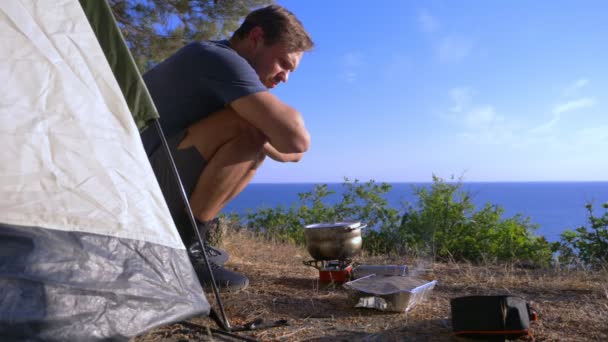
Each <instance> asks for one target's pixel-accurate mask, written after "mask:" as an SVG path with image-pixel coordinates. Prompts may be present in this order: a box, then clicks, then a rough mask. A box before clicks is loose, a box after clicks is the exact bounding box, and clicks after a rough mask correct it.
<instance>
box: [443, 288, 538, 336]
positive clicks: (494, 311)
mask: <svg viewBox="0 0 608 342" xmlns="http://www.w3.org/2000/svg"><path fill="white" fill-rule="evenodd" d="M450 304H451V309H452V328H453V330H454V333H456V334H457V335H459V336H465V337H478V338H483V339H489V338H495V339H500V338H503V339H504V338H509V339H511V338H517V337H521V336H526V335H529V334H530V320H536V313H535V312H534V311H533V310H531V309H530V306H529V305H528V304H527V303H526V301H525V300H524V299H523V298H521V297H517V296H468V297H458V298H454V299H452V300H451V301H450Z"/></svg>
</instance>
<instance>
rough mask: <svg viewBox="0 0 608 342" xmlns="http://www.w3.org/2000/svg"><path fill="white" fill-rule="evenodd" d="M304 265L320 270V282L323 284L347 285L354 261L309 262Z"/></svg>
mask: <svg viewBox="0 0 608 342" xmlns="http://www.w3.org/2000/svg"><path fill="white" fill-rule="evenodd" d="M304 265H306V266H310V267H314V268H316V269H318V270H319V281H320V282H322V283H339V284H341V283H345V282H347V281H349V280H350V278H351V273H352V270H353V261H352V260H351V259H347V260H309V261H304Z"/></svg>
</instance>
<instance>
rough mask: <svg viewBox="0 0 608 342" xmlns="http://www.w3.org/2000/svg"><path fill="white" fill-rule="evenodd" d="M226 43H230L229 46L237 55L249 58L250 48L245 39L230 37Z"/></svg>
mask: <svg viewBox="0 0 608 342" xmlns="http://www.w3.org/2000/svg"><path fill="white" fill-rule="evenodd" d="M228 43H229V44H230V47H231V48H232V49H233V50H234V51H236V53H238V54H239V56H241V57H243V58H245V59H246V60H249V55H250V52H249V50H250V49H249V47H248V45H247V41H245V40H244V39H238V38H235V37H232V38H230V39H229V40H228Z"/></svg>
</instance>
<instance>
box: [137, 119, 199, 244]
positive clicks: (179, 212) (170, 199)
mask: <svg viewBox="0 0 608 342" xmlns="http://www.w3.org/2000/svg"><path fill="white" fill-rule="evenodd" d="M185 136H186V130H184V131H182V132H180V133H177V134H175V135H174V136H172V137H169V138H168V139H167V143H168V145H169V151H171V155H172V156H173V161H174V162H175V165H176V166H177V170H178V173H179V176H180V179H181V181H182V184H183V186H184V190H185V191H186V194H187V195H188V198H190V195H191V194H192V192H193V191H194V187H195V186H196V183H197V182H198V178H199V176H200V175H201V173H202V172H203V170H204V169H205V166H206V165H207V161H206V160H205V158H203V156H202V155H201V154H200V153H199V152H198V150H197V149H196V148H195V147H194V146H191V147H187V148H185V149H181V150H178V149H177V146H178V145H179V143H180V142H181V141H182V139H183V138H184V137H185ZM148 158H149V159H150V164H151V165H152V169H153V170H154V174H155V175H156V180H157V181H158V184H159V185H160V189H161V190H162V192H163V196H164V197H165V201H166V202H167V205H168V206H169V211H170V212H171V216H172V217H173V221H174V222H175V223H176V224H178V222H182V221H183V219H184V216H185V211H184V208H185V207H184V201H183V200H182V196H181V194H180V189H179V186H178V183H177V182H176V180H175V177H174V176H173V171H172V170H171V163H170V162H169V159H168V158H167V155H166V153H165V149H164V147H163V146H162V145H160V146H159V147H158V148H157V149H156V150H155V151H154V152H152V153H151V154H150V156H149V157H148ZM180 233H181V232H180Z"/></svg>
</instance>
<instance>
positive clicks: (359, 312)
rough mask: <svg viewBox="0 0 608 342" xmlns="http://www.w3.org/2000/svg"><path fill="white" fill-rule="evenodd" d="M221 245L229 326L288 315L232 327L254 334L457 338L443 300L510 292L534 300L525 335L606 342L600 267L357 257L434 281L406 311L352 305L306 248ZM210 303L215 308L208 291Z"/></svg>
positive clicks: (607, 294)
mask: <svg viewBox="0 0 608 342" xmlns="http://www.w3.org/2000/svg"><path fill="white" fill-rule="evenodd" d="M224 248H225V249H226V250H228V251H229V252H230V254H231V257H230V260H229V263H228V264H227V265H226V266H227V267H229V268H231V269H233V270H236V271H238V272H242V273H244V274H246V275H247V277H249V279H250V286H249V288H248V289H246V290H245V291H242V292H239V293H222V301H223V303H224V307H225V309H226V313H227V315H228V318H229V320H230V323H231V324H232V326H239V325H243V324H245V323H248V322H251V321H253V320H255V319H257V318H262V319H263V320H264V322H274V321H277V320H282V319H285V320H288V322H289V326H284V327H278V328H270V329H266V330H257V331H250V332H239V333H238V334H239V335H240V336H244V337H248V338H253V339H256V340H261V341H404V340H405V341H464V340H465V339H462V338H456V337H455V336H454V334H453V333H452V330H451V329H452V327H451V318H450V299H451V298H454V297H459V296H465V295H490V294H512V295H519V296H522V297H524V298H525V299H526V300H527V301H529V302H530V303H531V304H532V306H533V307H534V308H536V309H537V311H538V313H539V316H540V319H539V321H537V322H534V323H532V329H531V330H532V335H531V336H529V337H526V338H524V340H528V341H608V272H607V271H601V272H584V271H567V272H566V271H563V270H539V269H525V268H517V267H513V266H495V265H490V266H473V265H470V264H463V263H434V264H424V263H423V262H420V261H415V260H405V259H388V258H377V257H376V258H371V257H365V256H362V257H359V258H357V259H356V260H355V261H357V262H359V263H366V264H400V265H404V264H405V265H408V267H409V268H410V270H411V271H412V272H414V271H415V272H416V273H417V274H418V276H420V277H423V278H424V279H427V280H431V279H433V280H437V282H438V283H437V286H436V287H435V289H434V290H433V292H432V293H431V294H430V297H429V298H428V299H427V300H426V301H425V302H423V303H421V304H420V305H418V306H416V307H414V308H413V309H412V310H411V311H410V312H409V313H407V314H406V313H392V312H391V313H389V312H382V311H377V310H373V309H361V308H354V304H355V303H356V299H355V298H354V296H353V295H352V293H351V292H349V291H347V290H345V289H344V288H342V287H341V286H323V285H322V284H319V282H318V281H317V279H318V271H317V270H316V269H314V268H311V267H309V266H305V265H304V264H303V261H306V260H310V256H309V255H308V253H307V252H306V250H305V249H301V248H297V247H295V246H293V245H290V244H280V243H272V242H267V241H262V240H261V239H258V238H255V237H253V236H251V235H250V234H249V233H247V232H238V233H237V232H234V233H231V234H230V235H229V236H228V237H227V238H226V239H225V244H224ZM208 299H209V301H210V303H211V304H212V305H213V306H214V307H217V302H216V301H215V298H214V297H213V294H212V293H211V292H208ZM205 327H209V328H214V329H217V325H216V324H215V323H214V322H213V321H212V320H211V319H209V318H207V317H205V318H193V319H191V320H189V322H188V323H181V324H180V323H178V324H173V325H170V326H164V327H160V328H157V329H155V330H153V331H151V332H149V333H147V334H145V335H143V336H139V337H137V338H135V339H134V340H135V341H137V342H152V341H200V340H215V341H233V340H234V339H232V338H230V337H225V336H221V335H218V334H215V333H214V334H213V335H212V336H211V335H210V331H209V330H207V329H206V328H205Z"/></svg>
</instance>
